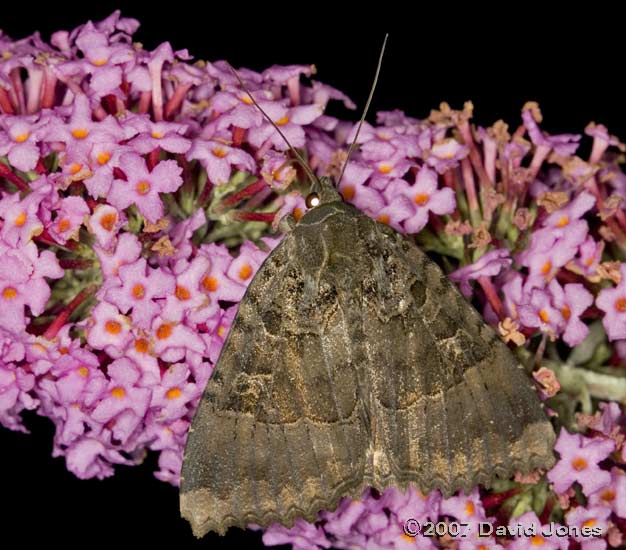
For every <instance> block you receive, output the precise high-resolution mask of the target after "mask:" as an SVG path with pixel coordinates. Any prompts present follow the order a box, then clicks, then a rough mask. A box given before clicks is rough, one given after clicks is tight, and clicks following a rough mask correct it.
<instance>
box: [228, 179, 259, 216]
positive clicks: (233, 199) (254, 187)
mask: <svg viewBox="0 0 626 550" xmlns="http://www.w3.org/2000/svg"><path fill="white" fill-rule="evenodd" d="M266 185H267V184H266V183H265V180H264V179H263V178H259V179H258V180H256V181H255V182H254V183H251V184H250V185H248V186H246V187H244V188H243V189H242V190H241V191H237V192H236V193H233V194H232V195H230V196H228V197H226V198H225V199H224V200H223V201H222V203H221V204H220V206H219V209H220V210H222V211H223V210H226V209H228V208H230V207H231V206H234V205H235V204H237V203H239V202H241V201H242V200H243V199H245V198H246V197H250V196H251V195H254V194H255V193H257V192H258V191H261V190H262V189H263V188H264V187H265V186H266Z"/></svg>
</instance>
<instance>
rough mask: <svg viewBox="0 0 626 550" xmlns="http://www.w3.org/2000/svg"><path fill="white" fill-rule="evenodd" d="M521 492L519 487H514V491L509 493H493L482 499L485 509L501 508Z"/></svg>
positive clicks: (511, 490) (510, 490)
mask: <svg viewBox="0 0 626 550" xmlns="http://www.w3.org/2000/svg"><path fill="white" fill-rule="evenodd" d="M519 492H520V489H519V487H513V489H509V490H508V491H504V492H502V493H493V494H490V495H487V496H485V497H484V498H483V499H482V501H483V507H484V508H485V509H487V508H496V507H499V506H500V505H501V504H502V503H503V502H504V501H505V500H508V499H509V498H511V497H512V496H513V495H516V494H517V493H519Z"/></svg>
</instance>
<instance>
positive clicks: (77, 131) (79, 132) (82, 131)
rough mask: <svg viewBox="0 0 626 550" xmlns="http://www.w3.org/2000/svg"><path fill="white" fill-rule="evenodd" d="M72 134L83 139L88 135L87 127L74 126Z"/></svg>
mask: <svg viewBox="0 0 626 550" xmlns="http://www.w3.org/2000/svg"><path fill="white" fill-rule="evenodd" d="M72 135H73V136H74V137H75V138H76V139H85V138H86V137H87V136H88V135H89V130H87V128H74V130H72Z"/></svg>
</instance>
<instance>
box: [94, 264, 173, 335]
mask: <svg viewBox="0 0 626 550" xmlns="http://www.w3.org/2000/svg"><path fill="white" fill-rule="evenodd" d="M118 274H119V278H120V281H121V285H120V286H111V287H109V289H108V290H107V291H106V294H105V298H106V300H107V301H109V302H110V303H111V304H113V305H115V306H117V308H118V309H119V310H120V311H121V312H122V313H128V312H129V311H130V309H131V308H132V310H133V311H132V315H131V317H132V322H133V324H134V325H136V326H137V327H139V328H148V327H150V325H151V323H152V319H153V318H154V317H155V315H157V314H158V313H159V312H160V311H161V305H159V304H157V303H156V302H155V299H158V298H165V297H166V296H169V295H171V294H172V293H173V292H174V290H175V288H176V279H175V278H174V277H173V276H172V275H170V274H168V273H165V272H164V271H163V270H160V269H152V268H148V266H147V262H146V260H145V259H143V258H140V259H138V260H137V261H136V262H133V263H130V264H127V265H124V266H122V267H120V268H119V271H118Z"/></svg>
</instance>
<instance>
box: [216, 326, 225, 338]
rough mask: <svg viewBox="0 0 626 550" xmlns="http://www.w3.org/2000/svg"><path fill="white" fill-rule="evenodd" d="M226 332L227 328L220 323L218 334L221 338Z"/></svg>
mask: <svg viewBox="0 0 626 550" xmlns="http://www.w3.org/2000/svg"><path fill="white" fill-rule="evenodd" d="M225 332H226V328H224V327H223V326H222V325H220V326H219V327H217V335H218V336H219V337H220V338H221V337H222V336H224V333H225Z"/></svg>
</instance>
